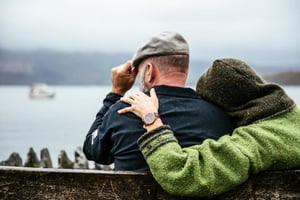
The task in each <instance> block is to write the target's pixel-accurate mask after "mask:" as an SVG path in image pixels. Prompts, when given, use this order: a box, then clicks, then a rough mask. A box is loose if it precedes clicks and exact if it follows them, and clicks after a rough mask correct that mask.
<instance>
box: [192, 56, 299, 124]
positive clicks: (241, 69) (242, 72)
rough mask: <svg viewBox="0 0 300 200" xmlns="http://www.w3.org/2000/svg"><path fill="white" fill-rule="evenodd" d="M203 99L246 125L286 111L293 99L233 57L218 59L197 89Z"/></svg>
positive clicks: (202, 78)
mask: <svg viewBox="0 0 300 200" xmlns="http://www.w3.org/2000/svg"><path fill="white" fill-rule="evenodd" d="M196 90H197V92H198V93H199V94H200V95H201V96H202V97H203V98H205V99H207V100H209V101H211V102H213V103H215V104H217V105H219V106H220V107H222V108H224V109H225V111H226V112H227V113H228V114H229V115H230V116H231V117H233V118H234V119H235V120H236V121H237V125H239V126H241V125H247V124H250V123H254V122H256V121H260V120H263V119H266V118H271V117H273V116H276V115H278V114H281V113H283V112H286V111H289V110H290V109H292V108H293V107H294V106H295V103H294V102H293V100H292V99H291V98H290V97H288V95H287V94H286V93H285V91H284V90H283V89H282V88H281V87H280V86H279V85H277V84H274V83H270V82H266V81H265V80H264V79H262V78H261V77H260V76H259V75H258V74H257V73H256V72H255V71H254V70H253V69H252V68H251V67H250V66H248V65H247V64H246V63H244V62H243V61H241V60H238V59H233V58H225V59H217V60H215V61H214V62H213V64H212V66H210V67H209V68H208V69H207V71H206V72H205V73H204V74H203V75H201V77H200V78H199V80H198V83H197V86H196Z"/></svg>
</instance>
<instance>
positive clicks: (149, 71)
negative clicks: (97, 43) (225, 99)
mask: <svg viewBox="0 0 300 200" xmlns="http://www.w3.org/2000/svg"><path fill="white" fill-rule="evenodd" d="M188 66H189V48H188V44H187V42H186V41H185V39H184V38H183V37H182V36H181V35H180V34H178V33H174V32H163V33H160V34H158V35H156V36H153V37H152V38H150V40H149V41H147V42H146V43H145V44H144V45H142V47H141V48H140V49H139V50H138V51H137V53H136V54H135V56H134V57H133V61H132V64H131V62H127V63H125V64H123V65H120V66H119V67H116V68H113V69H112V91H111V93H109V94H108V95H107V96H106V98H105V99H104V101H103V106H102V108H101V109H100V111H99V112H98V114H97V116H96V119H95V121H94V123H93V124H92V126H91V128H90V130H89V132H88V134H87V136H86V139H85V141H84V147H83V150H84V153H85V155H86V157H87V158H88V159H89V160H94V161H95V162H97V163H100V164H111V163H114V165H115V170H139V171H142V170H149V168H148V165H147V164H146V162H145V160H144V158H143V155H142V154H141V152H140V150H139V148H138V145H137V140H138V138H139V137H140V136H141V135H142V134H143V133H144V132H145V129H144V127H143V126H148V125H151V124H152V123H153V122H155V120H156V119H157V118H161V119H162V120H163V122H164V123H165V124H169V125H171V126H172V130H173V131H174V133H175V137H176V138H177V139H178V141H179V144H180V145H181V146H182V147H186V146H191V145H195V144H199V143H201V142H202V141H203V140H205V139H206V138H213V139H218V138H219V137H221V136H222V135H224V134H228V133H231V132H232V130H233V125H232V123H231V121H230V119H229V117H228V116H227V115H226V114H225V113H224V112H223V110H221V109H220V108H219V107H217V106H215V105H214V104H212V103H210V102H207V101H205V100H204V99H202V98H201V97H200V96H199V95H198V94H197V93H196V92H195V91H194V90H192V89H190V88H185V83H186V79H187V76H188ZM137 74H139V83H140V87H141V91H143V92H148V91H149V90H150V89H151V88H155V90H156V92H157V96H158V98H159V104H160V110H159V113H160V116H159V115H158V113H152V112H149V113H147V114H146V115H145V117H144V119H143V121H142V120H140V119H139V118H138V117H136V116H135V115H134V114H132V113H127V114H124V115H119V114H118V112H117V111H118V110H120V109H122V108H125V107H127V106H128V104H126V103H123V102H121V101H118V100H119V99H120V98H121V97H122V96H124V95H125V93H126V92H127V91H128V90H129V89H130V88H131V87H132V85H133V83H134V81H135V78H136V76H137ZM144 123H145V125H144Z"/></svg>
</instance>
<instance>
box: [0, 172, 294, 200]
mask: <svg viewBox="0 0 300 200" xmlns="http://www.w3.org/2000/svg"><path fill="white" fill-rule="evenodd" d="M0 199H101V200H124V199H125V200H126V199H130V200H134V199H146V200H147V199H162V200H163V199H165V200H173V199H174V200H178V199H193V198H184V197H175V196H170V195H169V194H167V193H166V192H165V191H163V190H162V189H161V187H160V186H159V185H158V184H157V183H156V182H155V180H154V179H153V178H152V176H151V174H149V173H142V172H126V171H122V172H121V171H103V170H81V169H46V168H28V167H0ZM194 199H207V198H194ZM209 199H211V200H221V199H222V200H223V199H234V200H237V199H239V200H240V199H272V200H277V199H278V200H279V199H280V200H282V199H300V170H285V171H266V172H263V173H260V174H257V175H253V176H252V177H251V178H250V179H249V180H248V181H247V182H246V183H244V184H243V185H241V186H239V187H237V188H236V189H234V190H232V191H229V192H227V193H224V194H222V195H220V196H216V197H213V198H209Z"/></svg>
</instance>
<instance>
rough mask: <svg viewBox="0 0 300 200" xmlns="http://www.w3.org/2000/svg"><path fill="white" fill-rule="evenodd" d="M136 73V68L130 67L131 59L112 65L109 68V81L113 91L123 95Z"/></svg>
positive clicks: (131, 83)
mask: <svg viewBox="0 0 300 200" xmlns="http://www.w3.org/2000/svg"><path fill="white" fill-rule="evenodd" d="M136 75H137V70H136V69H133V68H132V65H131V61H127V62H126V63H124V64H122V65H120V66H117V67H114V68H112V70H111V81H112V91H111V92H113V93H116V94H119V95H121V96H124V94H125V93H126V92H127V91H128V90H129V89H130V88H131V87H132V85H133V84H134V81H135V78H136Z"/></svg>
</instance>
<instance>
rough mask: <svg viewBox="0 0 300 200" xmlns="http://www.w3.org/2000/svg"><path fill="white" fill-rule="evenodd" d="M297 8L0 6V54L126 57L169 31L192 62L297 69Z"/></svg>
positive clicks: (296, 4) (120, 1) (235, 3)
mask: <svg viewBox="0 0 300 200" xmlns="http://www.w3.org/2000/svg"><path fill="white" fill-rule="evenodd" d="M299 10H300V1H298V0H247V1H246V0H0V47H2V48H10V49H37V48H47V49H57V50H68V51H102V52H128V53H132V54H133V53H134V52H135V50H136V49H137V48H138V46H139V45H141V44H142V43H143V42H144V41H145V40H146V39H148V38H149V37H150V36H151V35H153V34H156V33H158V32H161V31H166V30H171V31H177V32H179V33H181V34H182V35H183V36H184V37H185V38H186V39H187V41H188V42H189V45H190V49H191V57H192V59H199V60H207V59H210V60H213V59H215V58H218V57H228V56H230V57H237V58H241V59H244V60H245V61H251V62H252V63H257V64H263V65H266V64H270V65H276V64H278V65H282V64H283V65H298V66H299V67H300V12H299Z"/></svg>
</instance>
